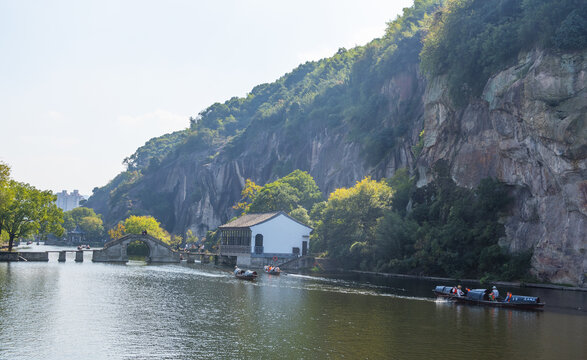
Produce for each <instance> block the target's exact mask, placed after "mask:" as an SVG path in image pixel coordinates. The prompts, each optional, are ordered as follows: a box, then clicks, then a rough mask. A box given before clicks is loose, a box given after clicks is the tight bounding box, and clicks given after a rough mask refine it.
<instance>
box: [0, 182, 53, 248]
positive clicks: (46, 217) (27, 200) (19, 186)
mask: <svg viewBox="0 0 587 360" xmlns="http://www.w3.org/2000/svg"><path fill="white" fill-rule="evenodd" d="M9 187H10V188H12V189H13V191H14V199H13V201H12V202H11V203H10V204H9V205H8V207H7V208H6V209H5V210H4V211H3V213H2V214H0V216H1V217H2V221H1V222H2V224H3V228H4V230H5V231H6V232H7V233H8V236H9V241H8V251H12V247H13V244H14V240H15V239H18V238H22V237H26V236H29V235H32V234H35V233H37V232H38V231H39V229H41V227H43V228H45V229H47V230H49V231H53V232H56V233H57V234H59V233H61V232H62V231H63V229H62V228H61V223H63V213H62V212H61V211H60V210H59V209H57V207H56V205H55V203H54V202H55V200H56V196H55V195H53V194H52V193H51V192H50V191H40V190H37V189H36V188H34V187H33V186H31V185H29V184H24V183H19V182H16V181H14V180H11V181H10V182H9Z"/></svg>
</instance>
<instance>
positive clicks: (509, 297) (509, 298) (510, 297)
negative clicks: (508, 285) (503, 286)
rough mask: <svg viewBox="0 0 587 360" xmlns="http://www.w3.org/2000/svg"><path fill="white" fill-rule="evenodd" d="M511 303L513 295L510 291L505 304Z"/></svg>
mask: <svg viewBox="0 0 587 360" xmlns="http://www.w3.org/2000/svg"><path fill="white" fill-rule="evenodd" d="M510 301H512V293H511V292H509V291H508V292H507V294H506V295H505V300H504V302H510Z"/></svg>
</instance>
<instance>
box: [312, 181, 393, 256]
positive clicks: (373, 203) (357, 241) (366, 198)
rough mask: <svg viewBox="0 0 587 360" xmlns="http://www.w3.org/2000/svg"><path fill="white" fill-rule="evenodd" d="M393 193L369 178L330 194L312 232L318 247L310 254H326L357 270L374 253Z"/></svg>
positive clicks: (385, 186)
mask: <svg viewBox="0 0 587 360" xmlns="http://www.w3.org/2000/svg"><path fill="white" fill-rule="evenodd" d="M392 196H393V190H392V189H391V187H389V186H388V185H387V184H386V183H385V182H383V181H381V182H378V181H374V180H371V179H370V178H365V179H364V180H362V181H360V182H357V184H356V185H355V186H354V187H352V188H350V189H346V188H341V189H337V190H335V191H334V192H333V193H331V194H330V196H329V198H328V202H327V203H326V206H325V207H324V209H323V211H322V219H321V221H319V222H318V224H317V225H316V229H315V233H316V235H315V238H316V237H317V238H318V239H317V240H318V241H317V244H312V241H311V242H310V244H311V245H312V246H313V247H312V251H313V252H318V251H324V250H328V252H329V254H330V255H331V256H333V257H335V258H339V259H342V260H344V261H345V262H346V263H347V264H348V265H350V266H351V267H357V266H359V265H360V263H361V262H362V260H365V259H368V258H369V254H370V253H372V251H373V239H374V238H375V233H376V228H377V223H378V221H379V220H380V219H381V218H382V217H383V215H384V213H385V212H386V211H388V210H390V209H391V200H392Z"/></svg>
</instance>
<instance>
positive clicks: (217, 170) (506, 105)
mask: <svg viewBox="0 0 587 360" xmlns="http://www.w3.org/2000/svg"><path fill="white" fill-rule="evenodd" d="M437 3H438V2H437V1H416V2H415V5H414V6H413V7H412V8H409V9H405V11H404V15H403V16H402V17H399V18H398V19H396V21H394V22H392V23H390V25H389V27H388V30H387V32H386V35H385V36H384V37H383V38H382V39H376V40H374V41H373V42H371V43H370V44H368V45H366V46H365V47H359V48H355V49H351V50H345V49H340V50H339V52H338V53H337V54H335V55H334V56H333V57H331V58H328V59H323V60H321V61H318V62H309V63H306V64H303V65H301V66H299V67H298V68H296V69H295V70H294V71H292V72H291V73H289V74H286V75H284V76H283V77H282V78H280V79H278V80H277V81H276V82H274V83H271V84H263V85H259V86H257V87H256V88H254V89H253V90H252V91H251V93H250V94H249V95H248V96H247V97H245V98H233V99H230V100H229V101H227V102H225V103H224V104H214V105H212V106H211V107H209V108H208V109H206V110H205V111H203V112H202V113H201V114H200V116H198V117H197V118H196V119H192V122H191V126H190V129H188V130H186V134H187V135H186V137H185V138H184V139H183V140H182V141H178V142H177V143H176V144H175V145H173V146H172V147H171V148H170V149H169V151H168V152H167V155H166V156H165V157H164V158H161V159H160V160H156V161H150V160H148V161H147V158H145V159H144V160H143V161H142V162H141V165H139V166H136V167H134V168H132V167H130V168H129V171H128V172H126V173H124V174H121V175H119V177H118V178H117V179H115V181H113V182H112V183H111V184H110V185H109V186H108V187H107V188H102V189H96V190H95V192H94V195H93V196H92V198H91V199H90V200H89V201H88V204H89V206H92V207H95V208H96V210H97V211H98V212H101V213H102V214H103V215H104V216H105V220H106V222H107V223H110V224H113V223H115V222H116V221H119V220H120V219H123V218H124V217H126V216H128V215H130V214H141V215H142V214H151V215H154V216H155V217H157V218H158V219H159V220H160V221H161V222H162V224H164V226H165V227H166V229H167V230H169V231H171V232H174V233H184V232H185V231H187V230H188V229H191V230H192V231H194V232H195V233H197V234H198V235H199V236H202V235H204V234H205V233H206V231H207V230H210V229H214V228H215V227H217V226H218V225H220V224H222V223H224V222H226V221H227V220H229V219H230V218H231V217H232V216H234V210H233V209H232V206H233V205H234V204H235V203H236V202H237V201H238V200H239V198H240V191H241V189H242V188H243V186H244V183H245V179H247V178H250V179H252V180H253V181H255V182H256V183H258V184H265V183H267V182H269V181H273V180H275V179H277V178H278V177H280V176H283V175H285V174H287V173H289V172H291V171H292V170H294V169H301V170H305V171H308V172H309V173H310V174H311V175H312V176H313V177H314V179H315V180H316V182H317V184H318V185H319V187H320V189H321V190H322V191H323V192H324V193H325V194H328V193H329V192H331V191H332V190H334V189H336V188H338V187H343V186H350V185H353V184H354V183H355V182H356V181H358V180H361V179H362V178H363V177H365V176H372V177H373V178H375V179H379V178H382V177H389V176H391V175H393V173H394V172H395V171H396V170H398V169H400V168H404V167H407V168H409V169H410V171H411V172H412V173H413V174H414V175H415V176H417V179H418V183H419V184H420V185H424V184H426V183H428V182H430V181H432V180H433V179H434V176H435V174H434V173H433V171H432V170H431V169H432V168H434V165H435V164H439V163H444V164H446V166H447V168H448V171H449V172H450V175H451V177H452V178H453V179H454V180H455V182H456V183H457V184H458V185H460V186H464V187H468V188H472V187H474V186H476V185H477V184H478V183H479V181H480V180H481V179H483V178H485V177H494V178H497V179H499V180H501V181H503V182H505V183H506V184H508V185H509V186H510V188H511V192H512V194H513V195H514V198H515V205H514V206H513V207H512V209H511V214H510V216H508V217H507V218H504V219H503V221H504V225H505V228H506V234H507V235H506V237H505V238H504V239H501V243H502V245H503V246H505V247H508V248H509V249H510V250H512V251H521V250H526V249H534V257H533V260H532V264H533V271H534V274H535V275H537V276H539V277H540V278H541V279H544V280H549V281H556V282H565V283H572V284H579V285H583V286H584V285H585V273H587V264H586V263H585V248H586V245H587V244H586V243H585V242H586V240H585V237H584V234H585V233H586V230H587V225H586V222H585V220H586V218H587V181H586V180H585V179H587V173H586V168H587V166H586V161H585V159H586V156H587V150H586V147H587V145H586V143H587V135H586V130H585V114H586V113H587V111H586V110H587V109H586V106H587V100H586V99H587V96H586V94H585V74H586V67H587V63H586V61H585V59H586V55H587V53H586V52H585V47H586V45H585V44H584V42H582V41H583V40H582V39H584V38H585V31H584V29H585V26H584V25H583V23H582V21H584V20H585V19H584V18H583V17H582V15H581V14H584V13H585V12H583V13H578V12H577V11H576V9H577V8H579V6H581V4H580V2H577V1H572V0H565V1H559V2H556V1H544V0H526V1H516V0H499V1H496V2H495V4H497V5H495V4H494V5H495V6H493V7H491V9H489V10H488V9H487V8H486V5H487V2H485V1H481V0H469V1H449V2H448V7H445V8H441V9H440V10H438V4H437ZM490 10H491V11H490ZM555 10H556V11H555ZM544 13H548V14H551V15H552V16H550V17H549V18H548V19H543V18H541V17H540V16H543V15H544ZM427 14H428V15H427ZM537 14H538V15H537ZM577 14H579V15H577ZM569 19H570V20H569ZM577 19H578V20H577ZM459 20H463V21H462V22H459ZM465 20H466V21H465ZM451 24H460V26H461V27H456V28H454V29H453V28H451V27H450V25H451ZM569 24H570V25H569ZM467 26H468V27H470V29H469V30H467V29H468V28H467ZM532 26H534V27H542V28H544V29H546V30H544V31H543V32H542V33H541V34H540V36H535V37H532V36H529V35H528V34H527V33H526V32H525V31H527V30H526V29H527V27H532ZM455 29H456V30H455ZM582 29H583V30H582ZM452 30H455V31H452ZM457 30H458V31H457ZM451 31H452V32H451ZM463 33H466V34H470V36H471V37H470V38H466V37H463V36H464V35H463ZM567 33H571V34H574V35H572V36H571V37H570V38H569V37H565V38H564V39H575V40H574V41H571V42H569V41H566V40H565V41H566V42H564V41H562V40H560V39H561V38H563V37H561V36H562V35H561V34H567ZM557 36H558V37H557ZM512 38H513V40H511V39H512ZM508 39H510V40H508ZM557 39H558V40H557ZM459 41H460V42H461V43H462V44H460V43H459V45H458V46H457V45H451V44H455V42H459ZM557 41H558V42H557ZM561 41H562V42H561ZM569 43H570V44H571V45H570V46H569ZM504 44H507V47H506V48H507V51H506V52H503V51H501V48H502V47H503V46H502V45H504ZM423 45H424V51H423V53H422V56H423V61H424V69H425V70H426V71H428V73H429V76H428V77H425V76H423V75H422V73H421V72H420V57H419V54H420V52H421V50H422V47H423ZM448 46H454V47H455V49H456V52H455V53H451V56H446V54H447V53H449V52H451V48H449V47H448ZM443 54H445V55H443ZM488 54H496V55H495V56H494V57H493V58H491V59H489V60H488ZM461 73H463V74H464V75H463V74H461ZM475 74H479V75H478V76H475ZM422 131H423V132H422ZM145 164H148V165H145Z"/></svg>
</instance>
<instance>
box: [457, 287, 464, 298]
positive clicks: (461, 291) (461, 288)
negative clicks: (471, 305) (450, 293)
mask: <svg viewBox="0 0 587 360" xmlns="http://www.w3.org/2000/svg"><path fill="white" fill-rule="evenodd" d="M463 295H465V293H464V292H463V287H462V286H461V285H459V286H457V296H463Z"/></svg>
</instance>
